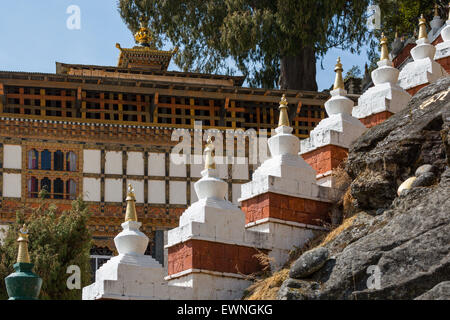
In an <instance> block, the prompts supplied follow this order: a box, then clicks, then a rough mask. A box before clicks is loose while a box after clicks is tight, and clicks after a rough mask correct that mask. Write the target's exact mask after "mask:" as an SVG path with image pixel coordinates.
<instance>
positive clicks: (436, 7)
mask: <svg viewBox="0 0 450 320" xmlns="http://www.w3.org/2000/svg"><path fill="white" fill-rule="evenodd" d="M434 16H435V17H439V6H438V4H437V2H436V3H435V4H434Z"/></svg>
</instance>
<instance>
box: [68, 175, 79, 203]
mask: <svg viewBox="0 0 450 320" xmlns="http://www.w3.org/2000/svg"><path fill="white" fill-rule="evenodd" d="M66 192H67V193H68V194H67V196H66V198H67V199H69V200H75V199H76V197H77V183H76V182H75V181H73V180H72V179H70V180H67V182H66Z"/></svg>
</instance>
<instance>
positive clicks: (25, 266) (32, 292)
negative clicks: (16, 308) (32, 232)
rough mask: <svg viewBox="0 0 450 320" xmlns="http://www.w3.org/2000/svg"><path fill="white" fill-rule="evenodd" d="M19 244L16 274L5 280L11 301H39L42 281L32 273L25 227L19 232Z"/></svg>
mask: <svg viewBox="0 0 450 320" xmlns="http://www.w3.org/2000/svg"><path fill="white" fill-rule="evenodd" d="M17 242H18V243H19V252H18V254H17V263H15V264H14V270H15V271H16V272H14V273H11V274H10V275H9V276H7V277H6V278H5V284H6V290H7V292H8V296H9V300H37V299H38V297H39V292H40V291H41V286H42V279H41V278H40V277H39V276H37V275H36V274H34V273H33V271H32V269H33V266H34V264H32V263H31V261H30V254H29V253H28V230H27V228H26V226H25V225H24V226H23V227H22V228H21V229H20V230H19V238H18V239H17Z"/></svg>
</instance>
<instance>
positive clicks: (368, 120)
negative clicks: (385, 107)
mask: <svg viewBox="0 0 450 320" xmlns="http://www.w3.org/2000/svg"><path fill="white" fill-rule="evenodd" d="M392 115H393V113H392V112H389V111H383V112H380V113H377V114H372V115H370V116H368V117H365V118H362V119H359V120H360V121H361V122H362V123H363V124H364V125H365V126H366V128H372V127H374V126H376V125H378V124H380V123H382V122H384V121H386V120H387V119H389V118H390V117H391V116H392Z"/></svg>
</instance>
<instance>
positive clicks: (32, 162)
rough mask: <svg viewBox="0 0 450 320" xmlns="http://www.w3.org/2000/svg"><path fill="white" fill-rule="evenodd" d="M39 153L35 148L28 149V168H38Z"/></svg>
mask: <svg viewBox="0 0 450 320" xmlns="http://www.w3.org/2000/svg"><path fill="white" fill-rule="evenodd" d="M38 163H39V153H38V152H37V151H36V150H35V149H33V150H30V151H28V169H38Z"/></svg>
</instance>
